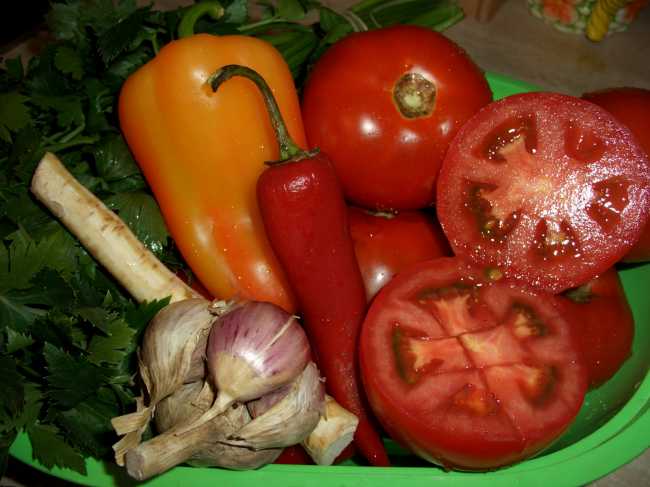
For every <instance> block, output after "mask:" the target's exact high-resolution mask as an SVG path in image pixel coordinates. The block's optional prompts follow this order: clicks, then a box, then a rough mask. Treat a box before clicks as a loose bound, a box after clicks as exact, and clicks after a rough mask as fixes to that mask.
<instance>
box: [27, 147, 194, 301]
mask: <svg viewBox="0 0 650 487" xmlns="http://www.w3.org/2000/svg"><path fill="white" fill-rule="evenodd" d="M31 191H32V193H33V194H34V195H35V196H36V198H38V200H40V201H41V202H42V203H43V204H44V205H45V206H46V207H47V208H48V209H49V210H50V211H51V212H52V213H53V214H54V215H55V216H56V217H57V218H58V219H59V220H61V222H62V223H63V224H64V225H65V226H66V227H67V228H68V230H70V232H72V233H73V234H74V235H75V236H76V237H77V238H78V239H79V241H80V242H81V243H82V244H83V246H84V247H85V248H86V250H88V252H90V253H91V254H92V255H93V256H94V257H95V258H96V259H97V260H98V261H99V262H100V263H101V264H102V265H103V266H104V267H105V268H106V269H108V271H109V272H110V273H111V274H112V275H113V277H115V279H117V281H119V282H120V284H122V285H123V286H124V287H125V288H126V290H127V291H128V292H129V293H130V294H131V295H132V296H133V297H134V298H135V299H136V300H138V301H141V302H142V301H153V300H156V299H163V298H165V297H167V296H171V300H172V301H179V300H181V299H186V298H194V297H199V296H198V294H197V293H195V292H194V291H193V290H192V288H190V287H189V286H187V285H186V284H185V283H184V282H183V281H181V280H180V279H179V278H178V277H176V275H174V274H173V273H172V272H171V271H170V270H169V269H167V268H166V267H165V266H164V265H163V264H162V263H161V262H160V261H159V260H158V259H157V258H156V257H155V256H154V255H153V254H152V253H151V252H150V251H149V250H148V249H147V248H146V247H145V246H144V245H143V244H142V243H141V242H140V241H139V240H138V238H137V237H136V236H135V235H134V234H133V233H132V232H131V230H130V229H129V228H128V227H127V225H126V224H125V223H124V222H123V221H122V220H121V219H120V218H119V217H118V216H117V215H116V214H115V213H114V212H112V211H111V210H110V209H109V208H108V207H106V205H104V203H102V202H101V201H100V200H99V199H98V198H97V197H96V196H95V195H93V194H92V193H91V192H90V191H88V189H86V188H85V187H84V186H83V185H82V184H81V183H79V181H77V180H76V179H75V178H74V176H72V174H70V172H68V170H67V169H66V168H65V167H64V166H63V164H62V163H61V161H60V160H59V159H58V158H57V157H56V156H55V155H54V154H52V153H50V152H48V153H46V154H45V155H44V156H43V158H42V159H41V161H40V162H39V164H38V167H37V168H36V172H35V173H34V177H33V179H32V184H31Z"/></svg>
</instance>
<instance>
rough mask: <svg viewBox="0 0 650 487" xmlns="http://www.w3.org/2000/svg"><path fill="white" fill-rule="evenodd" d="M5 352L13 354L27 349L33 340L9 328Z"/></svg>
mask: <svg viewBox="0 0 650 487" xmlns="http://www.w3.org/2000/svg"><path fill="white" fill-rule="evenodd" d="M6 331H7V352H8V353H14V352H17V351H18V350H22V349H24V348H27V347H29V346H30V345H31V344H32V343H34V339H33V338H32V337H31V336H29V335H25V334H23V333H20V332H17V331H14V330H13V329H11V328H7V330H6Z"/></svg>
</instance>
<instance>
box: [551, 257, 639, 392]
mask: <svg viewBox="0 0 650 487" xmlns="http://www.w3.org/2000/svg"><path fill="white" fill-rule="evenodd" d="M559 302H560V303H561V304H560V305H561V306H562V312H563V315H564V317H565V318H566V319H567V320H568V321H569V322H570V323H571V326H572V331H573V332H574V333H573V334H574V338H575V339H576V341H577V344H578V345H579V347H580V349H581V353H582V357H583V363H584V365H586V367H587V372H588V375H589V385H590V386H591V387H598V386H599V385H601V384H602V383H604V382H605V381H607V380H608V379H610V378H611V377H612V376H613V375H614V374H615V373H616V372H617V371H618V369H620V368H621V366H622V365H623V363H624V362H625V361H626V360H627V358H628V357H629V356H630V354H631V353H632V343H633V341H634V317H633V316H632V310H631V309H630V305H629V303H628V301H627V298H626V297H625V291H624V290H623V285H622V284H621V280H620V278H619V276H618V272H616V268H614V267H612V268H610V269H609V270H608V271H606V272H604V273H603V274H601V275H600V276H598V277H596V278H595V279H592V280H591V281H589V282H588V283H586V284H584V285H582V286H580V287H578V288H576V289H572V290H571V291H569V292H567V293H565V294H563V295H562V299H561V300H560V301H559Z"/></svg>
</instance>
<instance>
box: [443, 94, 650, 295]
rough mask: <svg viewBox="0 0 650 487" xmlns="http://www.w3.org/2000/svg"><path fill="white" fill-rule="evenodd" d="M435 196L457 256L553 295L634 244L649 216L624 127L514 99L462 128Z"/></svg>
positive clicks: (573, 101)
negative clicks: (500, 271)
mask: <svg viewBox="0 0 650 487" xmlns="http://www.w3.org/2000/svg"><path fill="white" fill-rule="evenodd" d="M437 196H438V197H437V204H436V209H437V213H438V219H439V221H440V223H441V225H442V227H443V230H444V232H445V234H446V235H447V237H448V239H449V241H450V243H451V246H452V249H453V250H454V252H455V254H456V255H459V256H462V257H465V258H468V259H471V260H472V261H474V262H476V263H478V264H480V265H493V266H498V267H500V268H501V269H502V271H503V272H504V273H505V274H506V275H507V276H508V277H510V278H513V279H517V280H520V281H522V282H524V283H527V284H529V285H531V286H534V287H535V288H537V289H541V290H544V291H549V292H553V293H558V292H561V291H563V290H566V289H569V288H571V287H575V286H579V285H581V284H583V283H584V282H586V281H588V280H589V279H592V278H593V277H595V276H596V275H598V274H599V273H601V272H604V271H605V270H607V269H608V268H609V267H611V266H612V265H614V264H615V263H616V262H618V261H619V260H620V259H621V258H622V257H623V255H625V254H626V253H627V252H628V251H629V250H630V249H631V247H632V246H633V245H634V243H635V242H636V241H637V240H638V238H639V237H640V235H641V232H642V229H643V226H644V225H645V223H646V221H647V219H648V216H649V215H650V162H649V161H648V156H647V155H646V154H645V153H644V151H643V149H642V148H641V147H640V146H639V145H638V143H637V142H636V140H635V138H634V136H633V134H632V133H631V132H630V131H629V129H627V128H626V127H625V126H624V125H622V124H621V123H620V122H618V121H617V120H616V119H615V118H614V117H613V116H611V115H610V114H609V113H607V112H606V111H605V110H604V109H602V108H600V107H598V106H596V105H594V104H592V103H589V102H586V101H584V100H581V99H579V98H575V97H571V96H567V95H561V94H556V93H541V92H540V93H526V94H520V95H513V96H509V97H507V98H504V99H502V100H499V101H497V102H494V103H492V104H490V105H488V106H487V107H484V108H483V109H482V110H481V111H480V112H479V113H477V114H476V115H475V116H474V117H472V119H471V120H469V121H468V122H467V123H466V124H465V125H464V126H463V127H462V129H461V130H460V131H459V133H458V135H457V137H456V138H455V139H454V141H453V142H452V144H451V146H450V148H449V150H448V152H447V155H446V157H445V160H444V163H443V166H442V169H441V172H440V176H439V178H438V195H437Z"/></svg>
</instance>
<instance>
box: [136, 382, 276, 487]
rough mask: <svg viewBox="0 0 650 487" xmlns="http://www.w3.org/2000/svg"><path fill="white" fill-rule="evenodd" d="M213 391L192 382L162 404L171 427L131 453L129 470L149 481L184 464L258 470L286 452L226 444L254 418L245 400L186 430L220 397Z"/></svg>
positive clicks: (162, 418) (162, 412)
mask: <svg viewBox="0 0 650 487" xmlns="http://www.w3.org/2000/svg"><path fill="white" fill-rule="evenodd" d="M206 391H207V394H206ZM209 391H210V388H209V387H206V383H202V382H196V383H192V384H186V385H184V386H182V387H181V388H179V389H178V391H176V392H175V393H174V394H172V395H171V396H168V397H167V398H166V399H164V400H163V401H161V402H160V404H159V408H158V410H157V412H156V416H157V417H156V424H157V425H158V426H159V427H163V428H164V427H169V426H171V427H170V428H169V429H166V430H164V432H163V433H161V434H159V435H157V436H154V437H153V438H152V439H150V440H148V441H145V442H144V443H141V444H140V445H138V446H137V447H135V448H133V449H131V450H129V451H128V452H126V455H125V464H126V470H127V472H128V474H129V475H130V476H131V477H133V478H134V479H136V480H145V479H148V478H151V477H153V476H155V475H158V474H161V473H163V472H165V471H167V470H169V469H170V468H172V467H175V466H176V465H180V464H181V463H189V464H192V465H197V466H216V467H222V468H229V469H235V470H243V469H254V468H258V467H261V466H263V465H266V464H268V463H270V462H273V461H274V460H275V459H276V458H277V457H278V456H279V455H280V453H281V452H282V450H281V449H269V450H263V451H259V452H256V451H253V450H250V449H247V448H240V447H236V446H230V445H226V444H223V443H222V442H221V441H222V440H224V439H225V438H226V437H227V436H228V435H230V434H232V433H233V432H234V431H237V430H239V429H240V428H241V427H242V426H243V425H244V424H246V423H248V422H249V421H250V420H251V417H250V414H249V413H248V410H247V409H246V407H245V406H244V405H242V404H236V405H234V406H233V407H230V408H228V410H226V411H225V412H224V413H223V414H221V415H219V416H217V417H215V418H214V419H212V420H211V421H209V422H207V423H205V424H204V425H202V426H201V427H200V428H194V429H191V430H188V431H184V432H182V433H180V432H179V431H181V430H182V429H185V424H186V423H187V422H188V421H194V420H196V419H197V417H199V416H200V415H201V414H203V412H204V410H203V408H202V407H201V405H203V406H209V404H210V402H211V399H212V398H213V397H214V392H212V398H210V397H208V395H209ZM158 416H160V418H159V417H158ZM161 429H162V428H161Z"/></svg>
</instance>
